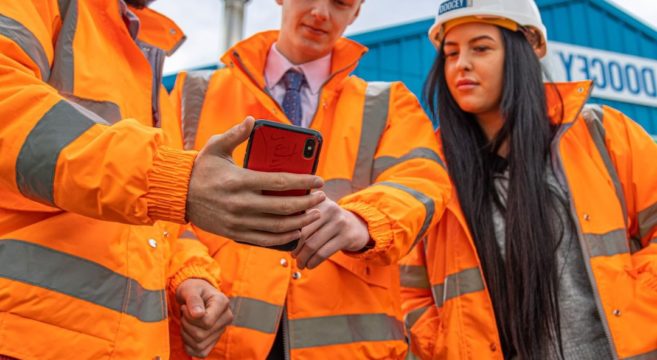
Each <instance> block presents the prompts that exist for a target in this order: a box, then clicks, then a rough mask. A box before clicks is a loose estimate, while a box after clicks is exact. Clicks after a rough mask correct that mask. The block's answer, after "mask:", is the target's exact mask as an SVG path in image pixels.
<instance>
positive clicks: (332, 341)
mask: <svg viewBox="0 0 657 360" xmlns="http://www.w3.org/2000/svg"><path fill="white" fill-rule="evenodd" d="M393 340H400V341H403V340H404V328H403V325H402V323H401V321H399V320H397V319H395V318H394V317H390V316H388V315H386V314H362V315H337V316H326V317H316V318H307V319H294V320H290V341H291V348H292V349H305V348H309V347H317V346H328V345H337V344H350V343H355V342H362V341H393Z"/></svg>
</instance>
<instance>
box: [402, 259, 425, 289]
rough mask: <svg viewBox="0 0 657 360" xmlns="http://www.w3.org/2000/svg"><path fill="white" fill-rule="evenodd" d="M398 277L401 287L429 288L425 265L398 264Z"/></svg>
mask: <svg viewBox="0 0 657 360" xmlns="http://www.w3.org/2000/svg"><path fill="white" fill-rule="evenodd" d="M399 279H400V284H401V286H403V287H407V288H414V289H429V288H431V284H430V283H429V276H428V275H427V268H426V266H419V265H401V266H399Z"/></svg>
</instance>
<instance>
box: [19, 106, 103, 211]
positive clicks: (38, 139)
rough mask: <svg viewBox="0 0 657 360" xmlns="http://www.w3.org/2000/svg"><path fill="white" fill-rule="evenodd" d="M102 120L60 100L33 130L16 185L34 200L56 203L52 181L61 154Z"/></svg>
mask: <svg viewBox="0 0 657 360" xmlns="http://www.w3.org/2000/svg"><path fill="white" fill-rule="evenodd" d="M95 122H101V123H104V121H103V119H101V118H99V117H98V116H96V115H94V114H93V113H91V112H84V111H83V110H81V109H79V108H77V107H76V106H75V105H73V104H70V103H68V102H66V101H65V100H61V101H60V102H58V103H57V104H55V105H54V106H53V107H52V108H51V109H50V110H48V112H47V113H46V114H45V115H43V117H42V118H41V120H39V122H38V123H37V124H36V126H35V127H34V128H33V129H32V131H30V134H29V135H28V136H27V139H25V143H23V147H22V148H21V151H20V153H19V154H18V159H17V160H16V184H17V185H18V188H19V189H20V191H21V193H22V194H23V195H24V196H26V197H28V198H30V199H33V200H35V201H39V202H42V203H46V204H49V205H54V204H55V201H54V198H53V193H54V189H53V186H54V184H53V182H54V179H55V169H56V167H57V159H58V158H59V153H60V152H61V151H62V149H63V148H64V147H66V145H68V144H69V143H71V142H72V141H73V140H75V139H77V138H78V137H79V136H80V135H81V134H82V133H84V132H85V131H87V130H88V129H89V128H90V127H91V126H93V125H94V123H95Z"/></svg>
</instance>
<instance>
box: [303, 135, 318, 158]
mask: <svg viewBox="0 0 657 360" xmlns="http://www.w3.org/2000/svg"><path fill="white" fill-rule="evenodd" d="M313 155H315V139H313V138H308V139H306V144H305V145H304V146H303V157H304V158H306V159H311V158H312V157H313Z"/></svg>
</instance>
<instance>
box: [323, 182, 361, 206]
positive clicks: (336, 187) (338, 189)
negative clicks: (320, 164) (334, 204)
mask: <svg viewBox="0 0 657 360" xmlns="http://www.w3.org/2000/svg"><path fill="white" fill-rule="evenodd" d="M323 191H324V193H325V194H326V196H328V198H329V199H331V200H333V201H338V200H340V199H342V198H343V197H345V196H347V195H349V194H351V193H353V192H354V191H353V189H352V188H351V180H348V179H329V180H326V181H325V182H324V189H323Z"/></svg>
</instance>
